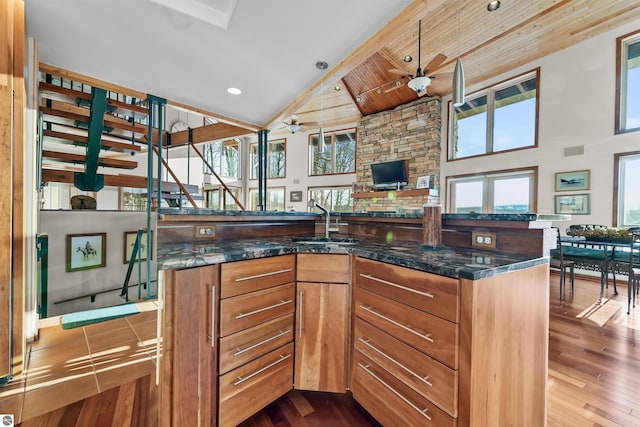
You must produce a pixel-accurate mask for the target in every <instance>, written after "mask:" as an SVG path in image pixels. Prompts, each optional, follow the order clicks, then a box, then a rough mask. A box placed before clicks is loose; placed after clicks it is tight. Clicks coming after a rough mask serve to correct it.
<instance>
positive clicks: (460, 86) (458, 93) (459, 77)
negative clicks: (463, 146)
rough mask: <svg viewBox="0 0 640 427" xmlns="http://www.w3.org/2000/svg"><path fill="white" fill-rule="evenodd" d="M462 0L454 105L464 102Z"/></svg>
mask: <svg viewBox="0 0 640 427" xmlns="http://www.w3.org/2000/svg"><path fill="white" fill-rule="evenodd" d="M461 10H462V8H461V6H460V0H458V59H457V61H456V66H455V69H454V70H453V88H452V89H453V90H452V95H451V98H452V101H453V106H454V107H459V106H461V105H462V104H464V69H463V68H462V61H461V60H460V13H461Z"/></svg>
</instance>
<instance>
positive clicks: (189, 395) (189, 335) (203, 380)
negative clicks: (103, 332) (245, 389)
mask: <svg viewBox="0 0 640 427" xmlns="http://www.w3.org/2000/svg"><path fill="white" fill-rule="evenodd" d="M219 271H220V270H219V266H208V267H199V268H192V269H187V270H163V271H162V272H161V277H162V282H163V285H164V294H163V304H162V306H163V307H164V309H163V310H161V315H162V317H163V322H162V325H163V328H162V329H163V330H162V334H161V335H162V341H163V349H162V355H161V358H160V367H161V370H160V375H161V378H160V399H161V400H160V420H161V424H162V425H163V426H176V427H178V426H186V425H193V426H195V425H199V426H211V425H215V423H216V408H217V405H216V404H215V402H216V388H217V387H216V385H217V381H216V380H217V379H216V365H217V352H216V337H215V331H216V329H217V317H216V309H217V304H218V295H219V291H220V277H219V274H220V273H219Z"/></svg>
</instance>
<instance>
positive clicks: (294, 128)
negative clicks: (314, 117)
mask: <svg viewBox="0 0 640 427" xmlns="http://www.w3.org/2000/svg"><path fill="white" fill-rule="evenodd" d="M300 127H301V126H300V125H299V124H297V123H289V124H287V129H289V132H291V133H296V132H298V131H299V130H300Z"/></svg>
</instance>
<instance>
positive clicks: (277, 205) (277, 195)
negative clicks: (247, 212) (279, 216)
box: [249, 187, 284, 211]
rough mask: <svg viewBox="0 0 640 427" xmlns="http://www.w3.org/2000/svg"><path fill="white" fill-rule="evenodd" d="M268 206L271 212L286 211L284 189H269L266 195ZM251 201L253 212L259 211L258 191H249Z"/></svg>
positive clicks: (255, 189)
mask: <svg viewBox="0 0 640 427" xmlns="http://www.w3.org/2000/svg"><path fill="white" fill-rule="evenodd" d="M265 198H266V200H267V206H266V210H269V211H284V187H271V188H267V194H266V197H265ZM249 199H250V202H251V207H250V209H251V210H256V209H258V189H257V188H252V189H251V190H249Z"/></svg>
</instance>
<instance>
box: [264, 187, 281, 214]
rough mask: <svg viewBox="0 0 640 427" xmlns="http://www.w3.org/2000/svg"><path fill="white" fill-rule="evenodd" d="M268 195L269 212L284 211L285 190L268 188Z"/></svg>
mask: <svg viewBox="0 0 640 427" xmlns="http://www.w3.org/2000/svg"><path fill="white" fill-rule="evenodd" d="M267 195H268V198H269V206H268V209H269V210H272V211H283V210H284V188H268V189H267Z"/></svg>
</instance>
